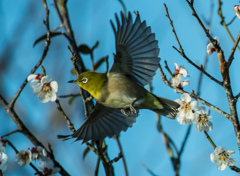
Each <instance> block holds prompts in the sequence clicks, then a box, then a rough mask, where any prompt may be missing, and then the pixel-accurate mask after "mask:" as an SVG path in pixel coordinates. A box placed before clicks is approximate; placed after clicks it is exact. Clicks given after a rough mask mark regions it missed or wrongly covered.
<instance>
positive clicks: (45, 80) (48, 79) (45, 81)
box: [41, 76, 52, 84]
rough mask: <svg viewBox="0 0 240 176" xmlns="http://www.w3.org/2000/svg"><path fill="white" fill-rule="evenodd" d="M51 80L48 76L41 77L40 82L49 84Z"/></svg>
mask: <svg viewBox="0 0 240 176" xmlns="http://www.w3.org/2000/svg"><path fill="white" fill-rule="evenodd" d="M51 80H52V78H51V77H50V76H43V77H42V79H41V82H42V83H43V84H44V83H49V82H51Z"/></svg>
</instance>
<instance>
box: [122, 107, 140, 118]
mask: <svg viewBox="0 0 240 176" xmlns="http://www.w3.org/2000/svg"><path fill="white" fill-rule="evenodd" d="M138 112H139V110H138V109H135V108H134V107H133V106H132V105H130V108H123V109H121V113H123V114H124V115H125V116H128V117H129V116H132V117H137V116H138Z"/></svg>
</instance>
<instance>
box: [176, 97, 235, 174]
mask: <svg viewBox="0 0 240 176" xmlns="http://www.w3.org/2000/svg"><path fill="white" fill-rule="evenodd" d="M175 101H176V102H178V103H179V104H180V107H179V109H178V114H177V121H178V122H179V123H180V124H182V125H185V124H187V123H188V124H195V127H196V130H197V131H198V132H200V131H206V132H208V131H211V130H212V129H213V124H212V122H211V121H209V118H212V116H210V110H209V109H208V110H206V109H205V107H199V106H198V102H197V101H192V102H191V97H190V96H189V95H188V94H186V93H184V94H182V95H181V100H180V99H177V100H175ZM231 154H234V151H233V150H225V148H224V147H221V146H218V147H216V148H215V150H214V152H213V153H211V155H210V159H211V161H212V162H217V168H218V169H219V170H224V169H226V167H227V166H233V165H235V163H236V160H235V159H234V158H232V157H229V155H231Z"/></svg>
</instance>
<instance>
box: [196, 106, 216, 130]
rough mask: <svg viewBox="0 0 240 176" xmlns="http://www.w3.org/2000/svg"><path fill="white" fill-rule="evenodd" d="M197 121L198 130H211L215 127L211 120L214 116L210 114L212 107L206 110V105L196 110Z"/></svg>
mask: <svg viewBox="0 0 240 176" xmlns="http://www.w3.org/2000/svg"><path fill="white" fill-rule="evenodd" d="M196 114H197V122H196V124H195V127H196V130H197V131H198V132H200V131H207V132H208V131H211V130H212V129H213V124H212V122H211V121H209V118H212V116H209V115H210V109H208V110H207V111H206V109H205V107H203V106H202V107H199V108H198V109H197V110H196Z"/></svg>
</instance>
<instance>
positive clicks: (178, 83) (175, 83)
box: [169, 63, 189, 88]
mask: <svg viewBox="0 0 240 176" xmlns="http://www.w3.org/2000/svg"><path fill="white" fill-rule="evenodd" d="M174 64H175V68H174V69H175V71H174V73H173V77H172V78H170V80H169V81H170V83H171V85H172V87H175V88H182V87H183V86H187V85H189V80H182V76H183V77H187V70H186V68H185V67H184V66H182V65H180V66H179V65H178V64H177V63H174Z"/></svg>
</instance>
